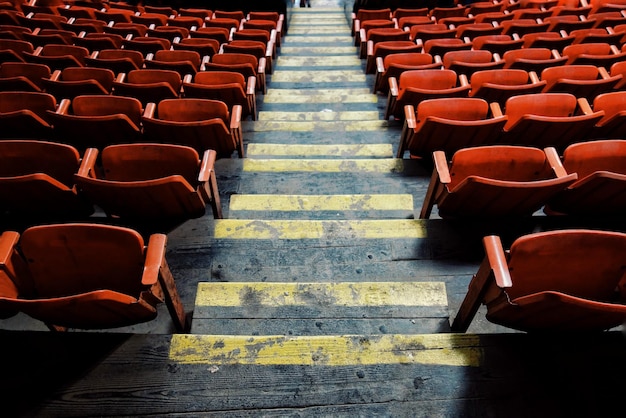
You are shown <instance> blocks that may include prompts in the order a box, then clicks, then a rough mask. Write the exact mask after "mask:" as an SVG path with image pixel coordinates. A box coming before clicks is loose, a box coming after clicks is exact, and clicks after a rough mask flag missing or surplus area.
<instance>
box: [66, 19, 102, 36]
mask: <svg viewBox="0 0 626 418" xmlns="http://www.w3.org/2000/svg"><path fill="white" fill-rule="evenodd" d="M61 28H62V29H63V30H66V31H70V32H73V33H74V34H76V35H80V34H81V32H85V33H104V29H105V28H106V22H104V21H102V20H97V19H84V18H80V19H73V18H72V19H69V20H68V21H67V22H61Z"/></svg>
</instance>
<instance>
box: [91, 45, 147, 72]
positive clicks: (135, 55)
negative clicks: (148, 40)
mask: <svg viewBox="0 0 626 418" xmlns="http://www.w3.org/2000/svg"><path fill="white" fill-rule="evenodd" d="M85 63H86V64H87V66H88V67H98V68H108V69H109V70H111V71H113V72H114V73H115V74H119V73H129V72H131V71H132V70H138V69H140V68H143V63H144V57H143V54H142V53H141V52H139V51H132V50H126V49H103V50H101V51H96V52H94V53H93V54H91V55H90V56H89V57H85Z"/></svg>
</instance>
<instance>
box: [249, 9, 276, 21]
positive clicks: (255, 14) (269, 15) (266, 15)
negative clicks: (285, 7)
mask: <svg viewBox="0 0 626 418" xmlns="http://www.w3.org/2000/svg"><path fill="white" fill-rule="evenodd" d="M279 19H280V14H279V13H278V12H259V11H251V12H250V13H248V20H271V21H272V22H278V20H279Z"/></svg>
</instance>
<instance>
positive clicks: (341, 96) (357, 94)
mask: <svg viewBox="0 0 626 418" xmlns="http://www.w3.org/2000/svg"><path fill="white" fill-rule="evenodd" d="M263 102H264V103H377V102H378V97H376V95H375V94H372V93H371V92H369V91H368V89H319V90H318V89H315V90H314V91H305V90H295V89H268V90H267V94H266V95H265V96H264V97H263Z"/></svg>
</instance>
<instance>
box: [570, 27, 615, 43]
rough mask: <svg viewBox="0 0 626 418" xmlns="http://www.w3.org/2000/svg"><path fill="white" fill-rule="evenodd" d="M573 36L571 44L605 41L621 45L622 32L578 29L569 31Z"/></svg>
mask: <svg viewBox="0 0 626 418" xmlns="http://www.w3.org/2000/svg"><path fill="white" fill-rule="evenodd" d="M569 34H570V35H572V36H574V42H572V43H573V44H583V43H584V44H589V43H607V44H609V45H621V43H622V42H621V40H622V38H623V37H624V32H613V33H609V32H607V30H606V29H601V28H598V29H578V30H574V31H571V32H570V33H569Z"/></svg>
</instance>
